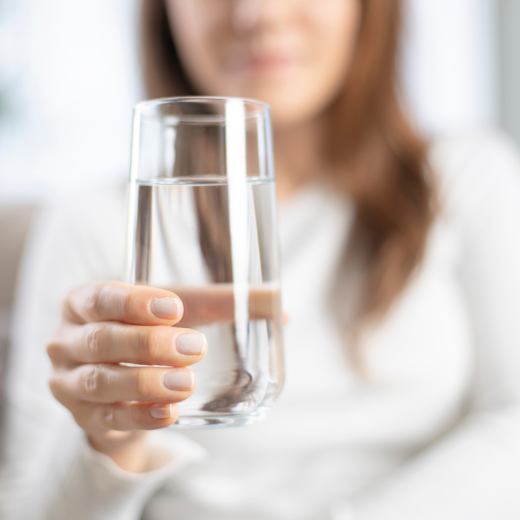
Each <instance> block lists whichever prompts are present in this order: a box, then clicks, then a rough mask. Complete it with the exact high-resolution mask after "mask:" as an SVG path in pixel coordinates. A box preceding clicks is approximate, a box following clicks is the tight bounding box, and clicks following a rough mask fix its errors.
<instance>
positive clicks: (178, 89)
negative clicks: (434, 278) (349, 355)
mask: <svg viewBox="0 0 520 520" xmlns="http://www.w3.org/2000/svg"><path fill="white" fill-rule="evenodd" d="M361 3H362V20H361V26H360V30H359V35H358V42H357V46H356V49H355V52H354V55H353V60H352V63H351V66H350V68H349V73H348V79H347V81H346V83H345V87H344V89H343V91H342V92H341V93H340V95H339V96H338V98H337V99H336V100H335V101H334V102H333V104H332V105H331V107H330V108H329V110H328V112H327V114H326V117H328V119H329V121H330V124H329V125H328V128H329V129H330V137H329V139H325V140H324V141H325V142H326V143H328V145H327V147H328V148H327V150H325V152H326V153H325V156H326V157H328V158H329V160H330V162H331V165H332V166H333V168H331V170H333V171H336V172H339V173H336V174H335V175H334V178H333V179H332V181H333V182H334V184H335V185H336V186H337V187H338V188H340V189H342V190H343V191H344V192H346V193H347V194H348V195H349V197H350V198H351V199H352V200H353V202H354V204H355V207H356V219H355V223H354V226H353V229H352V235H351V239H350V241H349V249H348V252H347V257H348V260H349V261H351V262H354V263H356V264H357V265H362V266H363V268H362V276H361V277H358V281H359V280H361V281H362V285H361V287H362V290H361V292H360V295H361V297H360V299H359V300H358V301H357V312H356V313H355V317H356V321H357V323H358V324H359V323H361V322H362V321H365V320H367V319H369V318H370V319H375V318H380V317H382V316H383V315H384V314H385V312H386V311H387V310H388V309H389V307H390V306H391V304H392V302H393V301H395V299H396V297H397V295H398V294H399V293H400V292H401V291H402V289H403V288H404V287H405V285H406V283H407V282H408V280H409V279H410V277H411V276H412V274H413V272H414V271H415V269H416V267H417V266H418V264H419V263H420V261H421V259H422V257H423V254H424V249H425V243H426V237H427V233H428V230H429V227H430V225H431V222H432V220H433V216H434V209H435V190H434V186H433V175H432V173H431V172H430V170H429V168H428V166H427V162H426V146H425V143H424V142H423V141H422V140H421V139H420V138H419V137H418V136H417V135H416V133H415V132H414V131H413V129H412V128H411V125H410V123H409V121H408V120H407V118H406V117H405V116H404V114H403V111H402V109H401V107H400V105H399V101H398V95H397V87H396V73H395V72H396V57H397V51H398V44H399V34H400V26H401V2H400V0H361ZM142 44H143V70H144V81H145V86H146V89H147V92H148V95H149V96H150V97H152V98H156V97H167V96H179V95H192V94H196V92H195V90H194V89H193V88H192V86H191V85H190V82H189V80H188V78H187V77H186V75H185V73H184V70H183V68H182V66H181V63H180V61H179V58H178V55H177V52H176V49H175V45H174V42H173V39H172V35H171V33H170V27H169V23H168V18H167V14H166V8H165V5H164V0H145V1H143V4H142Z"/></svg>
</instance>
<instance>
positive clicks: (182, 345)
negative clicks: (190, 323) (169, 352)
mask: <svg viewBox="0 0 520 520" xmlns="http://www.w3.org/2000/svg"><path fill="white" fill-rule="evenodd" d="M175 347H176V348H177V352H178V353H179V354H184V355H185V356H196V355H199V354H202V353H203V352H204V349H205V348H206V336H204V334H201V333H200V332H189V333H187V334H181V335H180V336H177V339H176V340H175Z"/></svg>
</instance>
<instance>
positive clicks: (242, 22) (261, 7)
mask: <svg viewBox="0 0 520 520" xmlns="http://www.w3.org/2000/svg"><path fill="white" fill-rule="evenodd" d="M291 3H292V0H235V7H234V11H233V27H234V28H235V30H237V31H250V30H251V29H254V28H255V27H256V26H258V25H259V24H267V25H270V24H273V23H274V24H277V23H280V22H283V21H284V19H285V16H286V14H287V12H288V9H289V7H290V6H289V4H291Z"/></svg>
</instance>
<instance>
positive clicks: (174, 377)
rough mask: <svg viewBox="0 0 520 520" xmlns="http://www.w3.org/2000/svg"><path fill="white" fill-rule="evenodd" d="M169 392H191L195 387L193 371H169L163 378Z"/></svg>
mask: <svg viewBox="0 0 520 520" xmlns="http://www.w3.org/2000/svg"><path fill="white" fill-rule="evenodd" d="M163 384H164V386H165V387H166V388H168V390H191V389H192V388H193V387H194V386H195V374H194V373H193V372H192V371H191V370H169V371H168V372H166V373H165V374H164V376H163Z"/></svg>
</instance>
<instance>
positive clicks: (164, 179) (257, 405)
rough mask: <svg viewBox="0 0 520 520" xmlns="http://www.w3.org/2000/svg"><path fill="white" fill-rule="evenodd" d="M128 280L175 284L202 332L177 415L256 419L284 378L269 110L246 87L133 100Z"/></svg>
mask: <svg viewBox="0 0 520 520" xmlns="http://www.w3.org/2000/svg"><path fill="white" fill-rule="evenodd" d="M130 183H131V193H130V215H129V237H128V252H127V281H128V282H130V283H134V284H144V285H151V286H154V287H160V288H164V289H168V290H170V291H172V292H174V293H175V294H177V295H178V296H179V297H180V298H181V300H182V302H183V305H184V315H183V318H182V320H181V321H180V323H179V324H178V325H179V326H180V327H189V328H193V329H195V330H197V331H199V332H201V333H203V334H205V336H206V338H207V342H208V353H207V355H206V357H205V359H204V360H203V361H201V362H200V363H198V364H197V365H196V366H195V367H194V371H195V372H196V374H197V381H198V383H197V389H196V391H195V393H194V394H193V395H192V396H191V397H190V398H188V399H187V400H186V401H184V402H182V403H180V404H179V412H180V415H179V419H178V421H177V422H176V423H175V425H174V426H179V427H201V426H226V425H240V424H247V423H250V422H253V421H255V420H257V419H258V418H260V417H262V416H263V415H264V414H265V412H266V411H267V410H268V409H269V407H270V406H271V404H272V403H273V401H274V399H275V398H276V396H277V395H278V393H279V392H280V390H281V387H282V384H283V378H284V366H283V350H282V310H281V303H280V282H279V260H278V241H277V227H276V192H275V180H274V167H273V154H272V137H271V121H270V110H269V107H268V106H267V105H264V104H262V103H259V102H255V101H249V100H242V99H237V98H199V97H193V98H170V99H160V100H154V101H146V102H143V103H140V104H138V105H137V106H136V108H135V113H134V126H133V136H132V165H131V179H130Z"/></svg>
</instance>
